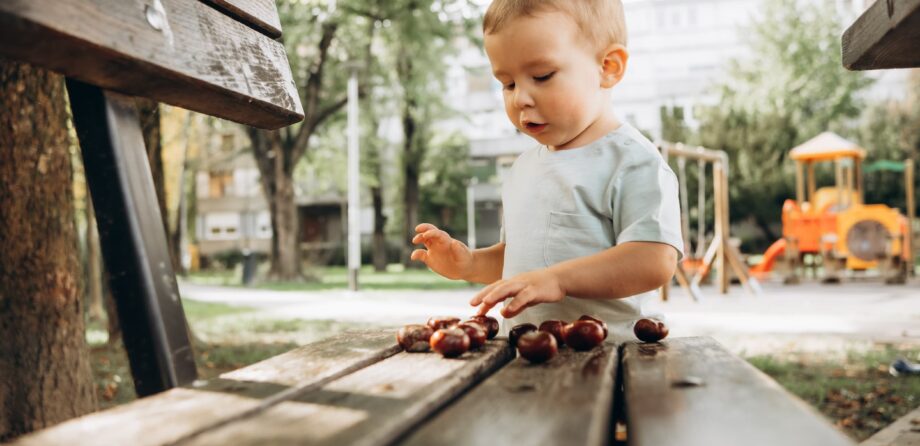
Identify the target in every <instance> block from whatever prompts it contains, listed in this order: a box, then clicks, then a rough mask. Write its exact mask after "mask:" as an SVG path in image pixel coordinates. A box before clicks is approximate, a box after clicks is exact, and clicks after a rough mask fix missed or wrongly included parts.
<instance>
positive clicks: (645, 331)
mask: <svg viewBox="0 0 920 446" xmlns="http://www.w3.org/2000/svg"><path fill="white" fill-rule="evenodd" d="M633 333H635V334H636V337H637V338H639V340H640V341H642V342H658V341H660V340H662V339H664V338H666V337H667V336H668V326H667V325H665V324H664V322H661V321H659V320H658V319H652V318H643V319H639V320H638V321H636V325H634V326H633Z"/></svg>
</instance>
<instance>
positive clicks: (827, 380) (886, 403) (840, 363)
mask: <svg viewBox="0 0 920 446" xmlns="http://www.w3.org/2000/svg"><path fill="white" fill-rule="evenodd" d="M898 357H903V358H907V359H909V360H911V361H917V360H918V358H920V348H918V347H917V346H916V345H913V346H906V345H896V344H878V345H876V346H875V347H874V348H872V349H870V350H868V351H864V352H848V353H845V354H838V355H824V356H822V355H815V354H814V353H808V354H805V353H795V352H792V353H784V354H782V355H767V356H755V357H750V358H747V360H748V361H749V362H750V363H751V364H753V365H754V366H755V367H757V368H758V369H760V370H761V371H763V372H764V373H766V374H767V375H770V376H771V377H772V378H773V379H775V380H776V381H777V382H779V383H780V384H781V385H782V386H783V387H785V388H786V389H787V390H789V391H790V392H791V393H793V394H795V395H797V396H798V397H799V398H801V399H803V400H804V401H806V402H808V403H809V404H811V405H812V406H814V407H815V408H816V409H818V411H820V412H821V413H823V414H824V415H825V416H826V417H827V418H829V419H830V420H831V422H833V423H834V424H836V425H837V426H838V427H839V428H841V429H843V430H844V431H845V432H846V433H847V434H848V435H849V436H851V437H852V438H854V439H855V440H858V441H862V440H865V439H866V438H869V437H870V436H871V435H872V434H874V433H876V432H878V431H879V430H881V429H882V428H884V427H885V426H888V425H889V424H891V423H893V422H894V421H895V420H897V419H898V418H900V417H902V416H904V415H905V414H907V413H908V412H910V411H912V410H914V409H915V408H917V407H918V406H920V376H900V377H895V376H892V375H891V374H889V373H888V366H889V364H890V363H891V361H893V360H894V359H896V358H898Z"/></svg>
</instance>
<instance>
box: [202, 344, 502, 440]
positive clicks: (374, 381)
mask: <svg viewBox="0 0 920 446" xmlns="http://www.w3.org/2000/svg"><path fill="white" fill-rule="evenodd" d="M513 357H514V351H513V350H512V349H511V347H510V346H509V345H508V343H507V342H506V341H505V340H499V339H496V340H492V341H489V342H488V343H487V344H486V345H485V346H483V348H482V350H480V351H478V352H473V353H467V354H465V355H464V356H462V357H460V358H457V359H445V358H442V357H441V356H440V355H438V354H436V353H400V354H397V355H395V356H392V357H390V358H387V359H386V360H384V361H381V362H378V363H376V364H374V365H372V366H370V367H367V368H364V369H361V370H359V371H357V372H355V373H352V374H350V375H348V376H345V377H343V378H341V379H338V380H336V381H333V382H331V383H329V384H327V385H325V386H323V387H322V388H319V389H316V390H313V391H310V392H307V393H305V394H302V395H299V396H298V397H296V398H294V399H292V400H289V401H286V402H284V403H283V404H279V405H277V406H274V407H272V408H270V409H268V410H266V411H264V412H262V413H259V414H258V415H256V416H253V417H251V418H248V419H246V420H239V421H237V422H234V423H233V424H230V425H227V426H224V427H222V428H220V429H216V430H212V431H209V432H206V433H203V434H202V435H200V436H198V437H196V438H194V439H192V441H191V442H190V443H189V444H193V445H224V444H234V445H260V444H317V445H345V444H347V445H380V444H389V443H391V442H392V441H393V440H394V439H396V438H398V437H400V436H401V435H404V434H405V433H406V432H407V431H408V430H410V429H411V428H413V427H414V426H415V425H417V424H418V423H419V422H420V421H422V420H424V419H425V418H426V417H428V416H430V414H431V413H432V412H434V411H436V410H437V409H438V408H440V407H442V406H444V405H445V404H447V403H448V402H449V401H451V400H453V399H454V398H456V397H457V396H458V395H460V394H462V393H463V392H464V391H466V389H468V388H469V387H470V386H473V385H475V384H476V383H477V382H479V381H480V380H482V379H483V378H485V377H486V376H488V375H490V374H491V373H492V372H494V371H495V370H496V369H498V368H499V367H501V366H502V365H504V364H506V363H507V362H508V361H510V360H511V359H512V358H513Z"/></svg>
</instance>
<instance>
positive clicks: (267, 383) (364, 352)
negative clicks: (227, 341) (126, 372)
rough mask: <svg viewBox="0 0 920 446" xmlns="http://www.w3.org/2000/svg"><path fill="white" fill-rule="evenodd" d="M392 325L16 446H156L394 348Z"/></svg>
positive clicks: (325, 379) (363, 363)
mask: <svg viewBox="0 0 920 446" xmlns="http://www.w3.org/2000/svg"><path fill="white" fill-rule="evenodd" d="M400 350H401V349H400V348H399V346H398V345H396V341H395V338H394V335H393V332H392V330H386V331H379V330H375V331H366V332H352V333H344V334H341V335H338V336H335V337H333V338H330V339H326V340H323V341H319V342H317V343H314V344H310V345H307V346H304V347H301V348H299V349H297V350H293V351H291V352H289V353H285V354H283V355H279V356H276V357H274V358H270V359H267V360H265V361H262V362H260V363H256V364H254V365H251V366H249V367H246V368H244V369H240V370H238V371H235V372H231V373H226V374H224V375H222V376H221V378H220V379H214V380H209V381H199V382H196V383H195V386H193V387H189V388H176V389H173V390H170V391H167V392H163V393H160V394H157V395H154V396H151V397H148V398H143V399H140V400H137V401H135V402H133V403H130V404H127V405H125V406H119V407H117V408H113V409H110V410H106V411H103V412H99V413H96V414H93V415H88V416H85V417H81V418H77V419H74V420H71V421H68V422H65V423H62V424H60V425H57V426H54V427H52V428H49V429H45V430H42V431H39V432H36V433H34V434H32V435H29V436H26V437H23V438H22V439H21V440H20V441H19V442H16V443H13V444H16V445H59V444H68V445H87V446H89V445H99V444H113V445H115V444H125V445H127V444H130V445H163V444H171V443H174V442H178V441H181V440H182V439H184V438H188V437H192V436H194V435H195V434H196V433H198V432H200V431H203V430H207V429H209V428H214V427H215V426H220V425H223V424H225V423H228V422H231V421H233V420H235V419H237V418H241V417H244V416H246V415H249V414H251V413H255V412H258V411H261V410H264V409H265V408H266V407H270V406H272V405H274V404H278V403H280V402H281V401H283V400H284V399H286V398H290V397H292V396H294V395H296V394H298V393H301V392H304V391H309V390H310V389H313V388H316V387H320V386H322V385H323V384H325V383H328V382H329V381H332V380H334V379H337V378H339V377H341V376H345V375H347V374H348V373H351V372H353V371H355V370H358V369H360V368H361V367H364V366H366V365H368V364H371V363H374V362H377V361H379V360H381V359H383V358H385V357H387V356H390V355H393V354H395V353H396V352H398V351H400Z"/></svg>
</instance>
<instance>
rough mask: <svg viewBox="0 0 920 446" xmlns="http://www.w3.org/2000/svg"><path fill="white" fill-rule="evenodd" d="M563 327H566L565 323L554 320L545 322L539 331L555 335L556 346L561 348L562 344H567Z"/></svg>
mask: <svg viewBox="0 0 920 446" xmlns="http://www.w3.org/2000/svg"><path fill="white" fill-rule="evenodd" d="M563 327H565V322H564V321H560V320H555V319H554V320H548V321H543V323H542V324H540V329H539V330H540V331H545V332H547V333H549V334H551V335H553V337H554V338H556V344H558V345H560V346H561V345H562V344H565V339H563V338H562V329H563Z"/></svg>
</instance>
